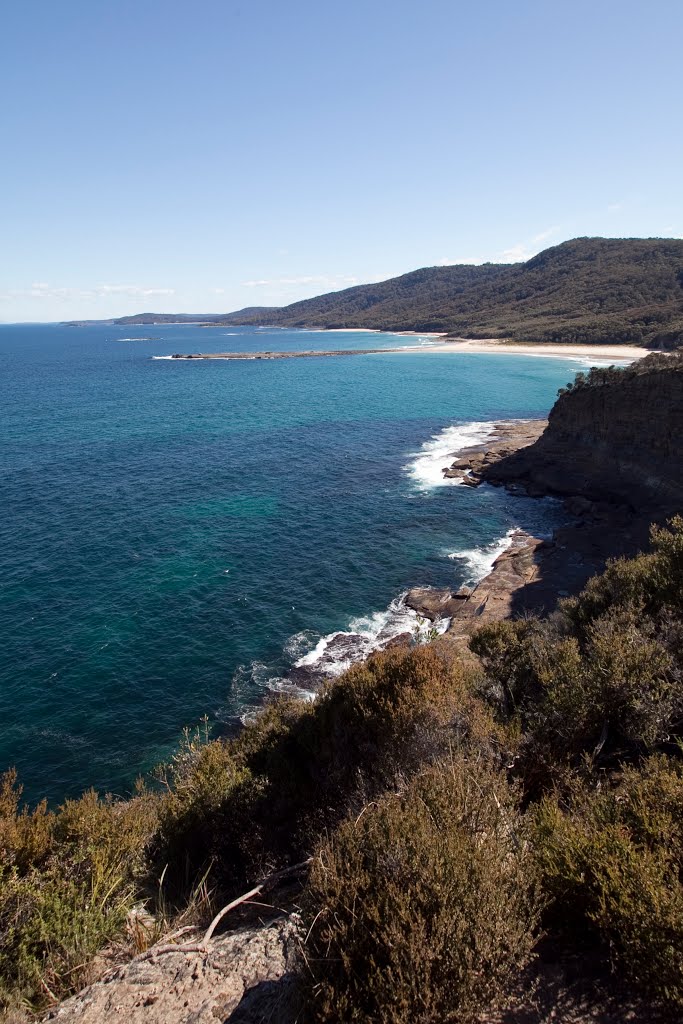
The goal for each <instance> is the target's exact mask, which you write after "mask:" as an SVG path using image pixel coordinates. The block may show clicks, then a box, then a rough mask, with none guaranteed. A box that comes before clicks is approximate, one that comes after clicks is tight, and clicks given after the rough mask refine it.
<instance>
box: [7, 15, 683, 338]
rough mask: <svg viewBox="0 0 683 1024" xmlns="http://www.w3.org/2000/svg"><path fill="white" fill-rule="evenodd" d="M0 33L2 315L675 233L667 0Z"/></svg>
mask: <svg viewBox="0 0 683 1024" xmlns="http://www.w3.org/2000/svg"><path fill="white" fill-rule="evenodd" d="M0 25H1V32H0V90H1V93H0V94H1V95H2V104H0V139H1V140H2V149H3V156H2V160H1V161H0V231H1V234H0V238H1V240H2V242H1V245H0V320H3V321H13V320H56V319H63V318H68V317H107V316H112V315H123V314H126V313H131V312H141V311H148V310H155V311H156V310H158V311H179V312H180V311H187V312H199V311H202V312H204V311H223V310H225V311H227V310H231V309H236V308H239V307H241V306H244V305H256V304H258V305H262V304H263V305H265V304H281V303H285V302H291V301H294V300H295V299H298V298H303V297H307V296H310V295H315V294H319V293H320V292H323V291H329V290H331V289H333V288H340V287H346V286H348V285H349V284H356V283H361V282H365V281H371V280H377V279H382V278H385V277H389V276H392V275H394V274H398V273H403V272H405V271H408V270H412V269H414V268H416V267H419V266H426V265H433V264H437V263H444V262H449V263H451V262H464V261H482V260H486V259H490V260H508V261H511V260H518V259H524V258H526V257H527V256H529V255H531V254H533V253H534V252H537V251H538V250H539V249H542V248H545V247H546V246H547V245H552V244H554V243H557V242H559V241H562V240H563V239H566V238H571V237H574V236H576V235H586V234H590V235H598V234H599V235H611V236H627V235H677V236H683V189H682V187H681V186H682V183H683V172H682V168H683V130H682V129H683V124H682V120H683V117H682V114H681V110H682V109H683V103H682V98H683V97H682V94H681V77H680V75H681V40H682V39H683V4H682V3H681V2H680V0H650V2H648V3H647V4H646V3H644V2H643V0H638V2H630V0H618V2H616V0H591V2H586V0H543V2H540V0H517V2H514V3H513V2H511V0H481V2H479V3H477V4H474V3H472V2H471V0H469V2H466V3H465V2H461V0H450V2H446V0H421V2H415V0H412V2H410V3H407V2H404V0H363V2H360V0H349V2H346V3H337V2H333V0H326V2H325V0H323V2H321V0H316V2H309V0H290V2H289V3H285V2H282V0H280V2H275V0H221V2H218V0H194V2H192V3H189V2H187V0H184V2H180V0H163V2H162V0H135V2H130V0H116V2H110V3H105V2H104V0H94V2H93V0H87V2H86V0H60V2H59V3H55V2H54V0H32V2H29V0H26V2H23V3H19V2H18V0H14V2H13V3H7V4H5V5H4V7H3V13H2V16H1V19H0Z"/></svg>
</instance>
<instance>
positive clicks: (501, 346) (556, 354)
mask: <svg viewBox="0 0 683 1024" xmlns="http://www.w3.org/2000/svg"><path fill="white" fill-rule="evenodd" d="M391 351H394V352H411V353H415V352H439V353H443V352H457V353H459V354H465V353H468V352H471V353H473V354H486V353H488V354H489V355H490V354H495V355H505V354H506V353H507V354H508V355H519V356H546V357H548V356H549V357H551V358H554V359H558V358H559V359H562V358H564V359H591V358H592V359H599V360H600V361H601V362H602V361H603V360H605V359H614V360H615V361H617V362H620V363H622V362H624V363H625V362H629V363H632V362H634V361H635V360H636V359H642V358H643V356H647V355H649V354H650V352H649V349H646V348H639V347H637V346H635V345H549V344H545V345H544V344H532V343H531V342H528V343H527V344H524V343H522V342H514V341H501V340H500V339H497V338H484V339H482V340H480V341H479V340H478V341H472V340H469V339H464V338H463V339H458V340H455V341H443V342H440V343H438V344H434V345H429V346H422V345H421V346H417V345H416V346H406V347H405V348H403V349H392V350H391Z"/></svg>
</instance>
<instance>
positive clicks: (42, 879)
mask: <svg viewBox="0 0 683 1024" xmlns="http://www.w3.org/2000/svg"><path fill="white" fill-rule="evenodd" d="M20 800H21V789H20V788H19V787H17V785H16V778H15V775H14V773H13V772H8V773H7V774H6V775H5V776H4V778H3V779H2V782H1V784H0V1008H3V1007H5V1008H7V1007H8V1006H11V1005H13V1004H16V1003H17V1001H19V1002H22V1003H27V1004H28V1005H29V1006H31V1007H34V1008H40V1007H41V1006H43V1005H45V1004H46V1003H48V1002H50V1001H54V1000H56V999H58V998H61V997H63V996H65V995H67V994H69V993H70V992H73V991H76V990H77V989H78V988H79V987H80V986H81V984H83V982H84V981H85V980H86V979H87V976H88V969H89V965H90V962H91V960H92V958H93V956H94V954H95V953H97V952H98V951H99V950H101V949H102V947H103V946H104V945H106V943H107V942H109V941H110V940H112V939H114V938H115V937H117V936H119V935H121V933H122V931H123V927H124V924H125V922H126V917H127V914H128V912H129V910H130V909H131V908H132V906H133V905H134V903H135V902H136V900H137V899H139V896H140V891H141V887H142V880H143V872H144V863H145V861H144V857H145V850H146V846H147V844H148V842H149V839H150V837H151V835H152V833H153V831H154V828H155V826H156V820H157V818H156V808H157V801H156V800H155V799H154V798H153V797H152V796H150V795H149V794H147V793H145V792H144V791H143V790H142V789H141V790H140V791H139V793H138V795H137V796H136V797H135V798H134V799H132V800H130V801H128V802H126V803H123V802H116V801H113V800H111V799H105V800H101V799H100V798H98V796H97V794H96V793H94V792H92V791H91V792H88V793H86V794H85V795H84V796H83V797H81V798H80V800H69V801H67V802H66V803H65V804H64V805H63V806H62V807H60V808H59V809H58V810H57V811H55V812H51V811H48V810H47V809H46V806H45V804H44V803H42V804H40V805H39V806H38V807H37V808H36V809H35V810H34V811H32V812H29V811H28V810H27V809H26V808H21V807H20Z"/></svg>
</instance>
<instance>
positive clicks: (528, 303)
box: [222, 238, 683, 347]
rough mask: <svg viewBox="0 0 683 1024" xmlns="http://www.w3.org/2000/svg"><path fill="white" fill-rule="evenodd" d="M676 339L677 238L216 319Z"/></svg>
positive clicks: (472, 333)
mask: <svg viewBox="0 0 683 1024" xmlns="http://www.w3.org/2000/svg"><path fill="white" fill-rule="evenodd" d="M245 322H246V323H253V324H265V323H268V324H276V325H280V326H287V327H328V328H331V327H337V328H339V327H359V328H375V329H378V330H417V331H446V332H449V333H452V334H455V335H459V336H463V337H469V338H488V337H505V338H514V339H515V340H519V341H522V340H524V341H553V342H588V343H600V342H602V343H607V342H612V343H614V342H623V343H631V344H638V343H640V344H650V345H654V346H664V347H666V346H675V345H677V344H683V239H675V238H575V239H573V240H572V241H569V242H563V243H562V244H561V245H556V246H553V247H552V248H550V249H545V250H544V251H543V252H541V253H539V254H538V255H537V256H534V257H533V259H530V260H528V261H527V262H526V263H516V264H494V263H485V264H483V265H482V266H462V265H456V266H449V267H428V268H425V269H423V270H416V271H414V272H412V273H410V274H403V275H402V276H401V277H395V278H391V279H390V280H388V281H382V282H381V283H378V284H367V285H358V286H356V287H354V288H346V289H344V291H338V292H331V293H329V294H327V295H320V296H318V297H317V298H314V299H307V300H305V301H302V302H295V303H293V304H292V305H290V306H285V307H283V308H281V309H270V310H267V311H265V312H262V313H257V314H253V315H251V316H249V317H246V318H245V317H241V318H236V317H235V315H231V316H230V317H226V318H225V320H223V321H222V323H225V324H233V325H234V324H237V323H245Z"/></svg>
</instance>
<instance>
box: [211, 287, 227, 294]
mask: <svg viewBox="0 0 683 1024" xmlns="http://www.w3.org/2000/svg"><path fill="white" fill-rule="evenodd" d="M212 291H213V294H214V295H225V288H213V289H212Z"/></svg>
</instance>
